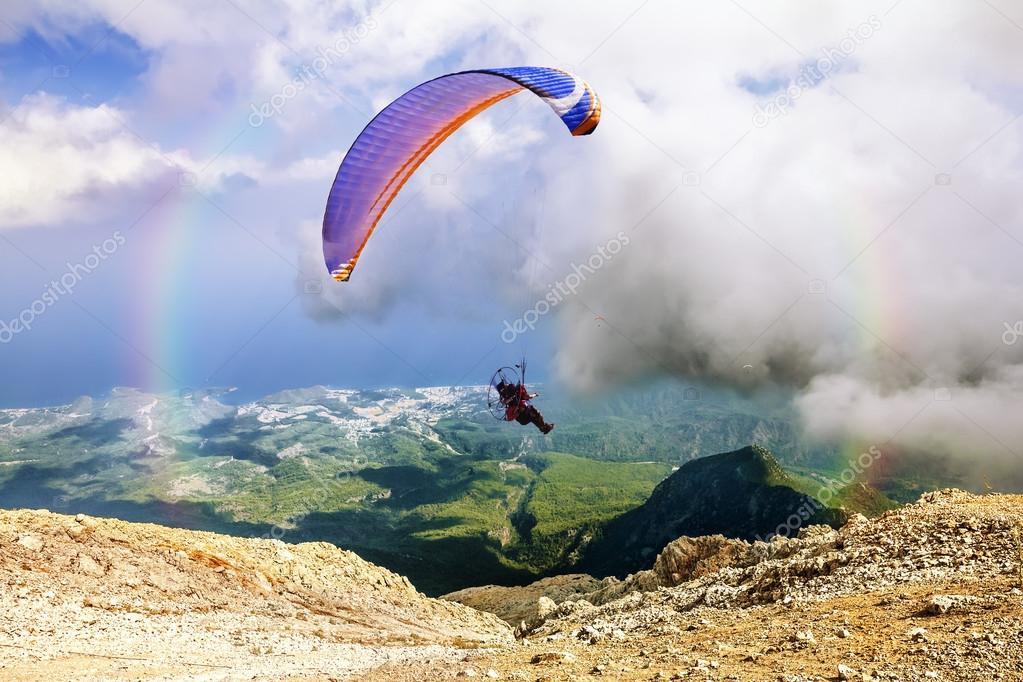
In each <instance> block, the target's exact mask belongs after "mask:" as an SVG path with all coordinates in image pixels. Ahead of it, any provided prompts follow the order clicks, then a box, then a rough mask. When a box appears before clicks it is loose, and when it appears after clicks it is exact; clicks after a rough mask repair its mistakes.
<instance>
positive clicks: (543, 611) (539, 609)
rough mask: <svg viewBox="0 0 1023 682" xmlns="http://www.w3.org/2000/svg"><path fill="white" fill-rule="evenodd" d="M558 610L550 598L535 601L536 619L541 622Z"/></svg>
mask: <svg viewBox="0 0 1023 682" xmlns="http://www.w3.org/2000/svg"><path fill="white" fill-rule="evenodd" d="M557 609H558V605H557V604H555V603H554V600H553V599H551V598H550V597H540V598H539V599H537V600H536V617H537V619H539V620H540V621H541V622H543V621H544V620H546V619H547V617H548V616H550V615H551V614H552V613H554V612H555V611H556V610H557Z"/></svg>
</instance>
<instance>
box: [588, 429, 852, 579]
mask: <svg viewBox="0 0 1023 682" xmlns="http://www.w3.org/2000/svg"><path fill="white" fill-rule="evenodd" d="M844 520H845V513H844V512H841V511H839V510H835V509H830V508H828V507H826V506H825V505H824V504H823V503H821V502H820V501H819V500H816V499H815V498H813V497H810V496H809V495H806V494H804V493H802V492H800V491H799V490H798V489H797V487H796V485H795V482H794V481H793V480H792V478H791V477H789V475H788V474H786V473H785V470H784V469H782V467H781V465H780V464H778V461H777V460H776V459H775V458H774V456H773V455H772V454H771V453H770V451H768V450H767V449H766V448H763V447H761V446H759V445H750V446H747V447H744V448H740V449H739V450H733V451H732V452H724V453H721V454H718V455H710V456H707V457H701V458H699V459H695V460H692V461H690V462H687V463H686V464H684V465H683V466H682V467H680V468H679V469H678V470H677V471H675V473H673V474H672V475H671V476H669V477H668V478H666V479H664V480H663V481H661V482H660V483H659V484H658V485H657V487H656V488H655V489H654V491H653V493H651V495H650V498H649V499H648V500H647V501H646V502H645V503H644V504H643V505H642V506H640V507H638V508H636V509H634V510H632V511H630V512H628V513H626V514H624V515H622V516H620V517H618V518H616V519H615V520H613V521H611V522H610V523H609V524H608V525H607V526H606V527H605V528H604V533H603V536H602V537H601V538H600V539H598V540H596V541H595V542H594V543H593V544H592V545H591V546H590V547H589V548H588V550H587V551H586V553H585V556H584V558H583V560H582V562H581V565H580V568H581V569H582V570H585V571H586V572H589V573H592V574H594V575H598V576H605V575H618V576H624V575H626V574H628V573H632V572H634V571H637V570H641V569H644V568H649V567H650V565H651V564H652V562H653V560H654V557H656V556H657V553H658V552H660V551H661V549H663V548H664V547H665V546H666V545H667V544H668V543H669V542H671V541H673V540H675V539H677V538H679V537H682V536H689V537H695V536H700V535H717V534H720V535H724V536H725V537H730V538H740V539H744V540H755V539H758V538H767V537H769V536H771V535H774V534H776V533H778V532H779V528H782V529H783V530H784V531H785V533H786V534H795V533H796V532H798V530H799V529H800V528H802V527H804V526H808V525H813V524H819V523H824V524H829V525H833V526H838V525H841V523H842V522H843V521H844Z"/></svg>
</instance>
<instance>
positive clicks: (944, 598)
mask: <svg viewBox="0 0 1023 682" xmlns="http://www.w3.org/2000/svg"><path fill="white" fill-rule="evenodd" d="M976 601H977V598H976V597H971V596H968V595H961V594H936V595H934V596H933V597H931V598H930V600H929V601H928V602H927V605H926V606H925V607H924V613H926V614H928V615H931V616H943V615H945V614H946V613H948V612H950V611H953V610H956V609H961V608H963V607H964V606H967V605H969V604H972V603H974V602H976Z"/></svg>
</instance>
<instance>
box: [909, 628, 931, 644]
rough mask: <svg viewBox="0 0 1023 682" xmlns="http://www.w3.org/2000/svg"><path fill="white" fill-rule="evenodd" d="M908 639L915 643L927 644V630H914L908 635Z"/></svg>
mask: <svg viewBox="0 0 1023 682" xmlns="http://www.w3.org/2000/svg"><path fill="white" fill-rule="evenodd" d="M906 637H908V638H909V639H910V640H912V641H914V642H926V641H927V630H926V629H925V628H913V629H912V630H910V631H909V632H907V633H906Z"/></svg>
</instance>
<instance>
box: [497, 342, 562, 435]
mask: <svg viewBox="0 0 1023 682" xmlns="http://www.w3.org/2000/svg"><path fill="white" fill-rule="evenodd" d="M525 377H526V361H525V360H523V361H522V363H521V364H518V365H515V367H500V368H498V370H497V371H495V372H494V375H493V376H492V377H491V378H490V389H489V391H488V393H487V407H488V408H489V409H490V413H491V414H492V415H494V418H495V419H500V420H501V421H506V422H518V423H519V424H521V425H523V426H525V425H526V424H533V425H534V426H536V428H538V429H540V432H541V433H543V434H544V435H546V434H548V433H550V432H551V431H553V430H554V424H550V423H548V422H546V421H544V418H543V415H542V414H540V411H539V410H538V409H536V407H534V406H533V405H532V404H531V403H530V401H531V400H532V399H533V398H536V397H537V396H538V395H539V393H530V392H529V390H528V389H527V388H526V384H525V381H526V379H525Z"/></svg>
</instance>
